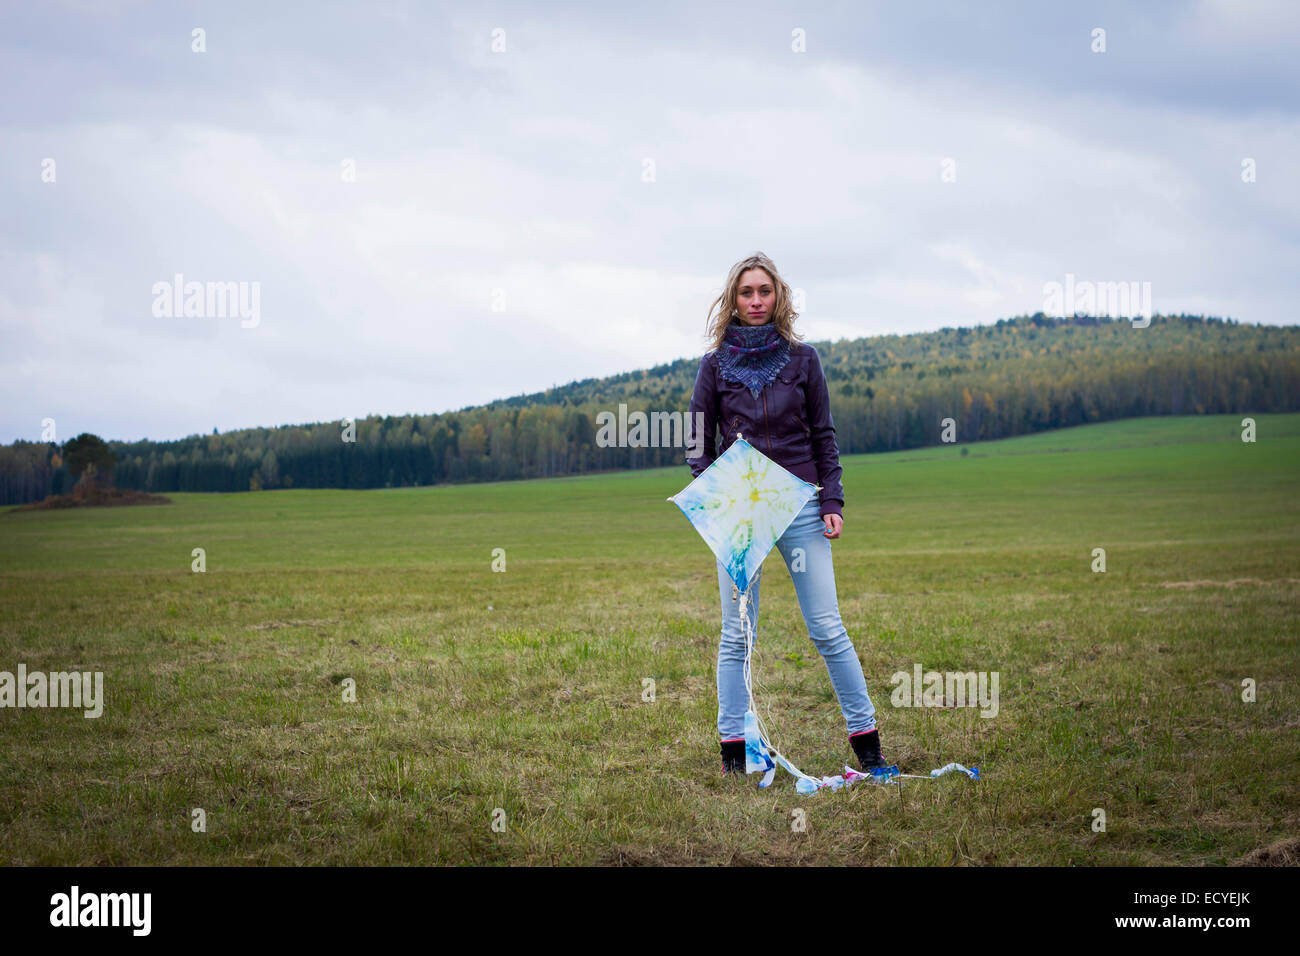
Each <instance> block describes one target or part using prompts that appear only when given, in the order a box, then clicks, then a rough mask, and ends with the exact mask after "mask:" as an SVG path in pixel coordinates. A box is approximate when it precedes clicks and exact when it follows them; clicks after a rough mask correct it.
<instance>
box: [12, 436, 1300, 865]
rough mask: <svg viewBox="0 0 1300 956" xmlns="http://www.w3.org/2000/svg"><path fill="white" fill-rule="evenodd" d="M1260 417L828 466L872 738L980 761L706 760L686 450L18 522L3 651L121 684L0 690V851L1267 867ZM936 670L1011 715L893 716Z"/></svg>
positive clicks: (1266, 631)
mask: <svg viewBox="0 0 1300 956" xmlns="http://www.w3.org/2000/svg"><path fill="white" fill-rule="evenodd" d="M1240 418H1241V417H1240V416H1218V417H1202V418H1167V419H1142V420H1136V421H1128V422H1117V423H1109V424H1103V425H1090V426H1085V427H1081V428H1074V429H1069V430H1065V431H1057V432H1051V433H1047V434H1042V435H1036V436H1030V437H1024V438H1016V439H1010V440H1005V441H1000V442H988V443H982V444H977V445H970V446H967V450H968V455H966V456H962V455H961V449H960V448H958V447H944V448H935V449H923V450H918V451H911V452H901V453H896V454H888V455H875V456H854V457H849V458H845V459H844V461H843V464H844V485H845V490H846V494H847V498H848V501H847V504H846V507H845V527H844V536H843V537H842V538H841V539H839V540H838V541H836V542H834V544H833V549H834V554H835V565H836V579H837V585H838V593H839V602H840V610H841V615H842V617H843V619H844V623H845V625H846V626H847V628H848V631H849V634H850V636H851V637H852V638H853V640H854V643H855V645H856V647H857V651H858V655H859V657H860V659H861V660H862V663H863V667H864V669H865V672H866V676H867V685H868V688H869V690H870V693H871V695H872V700H873V702H874V703H875V704H876V707H877V715H878V720H879V723H880V726H881V729H882V738H883V743H884V745H885V752H886V755H887V756H889V757H890V759H892V760H895V761H896V762H898V763H900V764H901V765H902V767H903V770H904V771H906V772H911V773H927V772H928V771H929V770H930V769H931V768H934V767H938V766H940V765H942V764H944V763H947V762H949V761H953V760H955V761H959V762H961V763H963V764H966V765H967V766H972V765H974V766H978V767H979V768H980V770H981V773H982V774H983V776H984V779H983V780H981V781H979V782H974V781H971V780H968V779H966V778H965V777H964V776H962V775H959V774H950V775H948V776H946V777H943V778H941V779H939V780H934V781H905V782H904V783H903V784H902V785H901V786H896V785H890V786H875V787H872V786H869V785H862V786H858V787H855V788H853V789H851V790H845V791H840V792H827V791H824V792H821V793H818V794H814V795H811V796H801V795H799V794H798V793H796V791H795V787H794V781H793V778H791V777H790V776H788V775H786V774H784V773H780V774H778V776H777V778H776V782H775V783H774V784H773V786H772V787H771V788H770V789H768V790H758V789H757V788H756V787H755V786H754V782H755V781H756V779H757V776H756V775H755V776H751V777H750V778H749V779H748V780H747V781H746V780H725V779H724V778H722V777H721V776H720V770H721V765H720V761H719V758H718V745H717V734H716V729H715V722H716V716H717V698H716V691H715V684H714V665H715V655H716V651H717V640H718V629H719V621H720V615H719V607H718V592H717V582H716V576H715V574H716V572H715V565H714V559H713V557H712V555H711V554H709V552H708V550H707V548H706V546H705V545H704V543H703V542H702V541H701V540H700V538H699V537H698V536H697V535H696V533H695V531H694V530H693V529H692V528H691V527H690V525H689V524H688V523H687V522H686V520H685V519H684V518H683V516H682V514H681V512H680V511H678V509H677V508H676V507H675V506H674V505H673V504H672V503H671V502H668V501H665V499H666V498H667V496H669V495H671V494H673V493H675V492H676V491H678V490H680V489H681V488H682V487H683V486H685V485H686V484H687V482H688V481H689V478H690V472H689V470H688V469H687V468H686V467H685V466H684V465H683V466H681V467H680V468H674V469H660V470H654V471H643V472H635V473H622V474H612V475H598V476H587V477H580V478H566V479H558V480H549V481H533V482H520V483H500V484H488V485H462V486H458V487H439V488H413V489H394V490H382V491H361V492H356V491H316V490H289V491H273V492H261V493H250V494H239V495H203V494H178V495H174V496H172V497H173V498H174V499H175V504H172V505H163V506H148V507H135V508H115V509H101V510H93V509H86V510H69V511H65V512H48V513H41V512H29V513H21V514H0V670H7V671H11V672H12V671H16V670H17V666H18V664H19V663H20V662H21V663H23V664H25V665H26V667H27V669H28V671H29V672H30V671H55V670H92V671H103V672H104V675H105V677H104V686H105V695H106V702H105V707H104V713H103V716H101V717H100V718H98V719H85V718H84V717H83V716H82V714H81V712H80V711H72V710H66V709H52V708H51V709H44V710H40V709H23V710H10V709H4V710H0V861H3V862H4V863H8V864H98V865H103V864H112V865H119V864H147V863H161V864H303V863H306V864H353V863H355V864H375V863H394V864H428V863H436V864H466V863H469V864H560V863H583V864H611V865H619V864H624V865H625V864H638V863H669V864H681V863H714V864H728V863H743V864H769V863H773V864H795V863H814V864H870V863H894V864H938V865H945V864H998V865H1011V864H1015V865H1034V864H1063V865H1069V864H1074V865H1125V864H1169V863H1172V864H1192V865H1196V864H1209V865H1215V864H1227V863H1234V862H1239V861H1251V860H1254V859H1257V858H1258V851H1260V850H1261V849H1262V848H1266V847H1272V850H1271V856H1272V858H1274V859H1276V858H1277V857H1278V854H1279V851H1281V853H1282V854H1283V855H1284V856H1285V853H1287V852H1292V853H1293V852H1294V847H1295V846H1296V845H1297V838H1298V837H1300V794H1298V788H1297V778H1298V777H1300V734H1297V728H1300V693H1298V691H1297V671H1300V628H1298V627H1297V608H1298V607H1300V602H1298V600H1297V598H1298V597H1300V497H1298V496H1297V491H1300V415H1261V416H1257V421H1258V436H1259V437H1258V441H1257V442H1256V443H1254V444H1249V443H1243V442H1242V441H1241V440H1240V437H1239V436H1240V426H1239V423H1240ZM194 548H203V549H205V552H206V565H207V570H206V572H204V573H194V572H193V571H191V562H192V560H193V558H192V557H191V552H192V550H193V549H194ZM498 548H500V549H504V553H505V561H506V570H505V572H504V573H501V572H494V571H493V569H492V562H493V552H494V549H498ZM1094 548H1104V549H1105V551H1106V571H1105V573H1094V572H1093V571H1092V569H1091V565H1092V561H1093V557H1092V552H1093V549H1094ZM765 568H766V572H767V573H766V574H765V576H764V578H765V582H766V583H765V586H764V589H763V604H762V607H763V616H762V618H761V620H760V624H759V645H758V649H757V651H756V655H755V674H756V678H757V681H758V694H759V703H760V706H761V709H762V710H763V711H764V713H765V719H766V721H767V724H768V726H769V728H770V729H771V730H772V732H773V733H774V735H775V737H776V740H777V742H778V744H779V745H781V746H782V748H783V750H784V751H785V752H786V753H787V754H789V755H790V756H791V757H792V759H794V760H795V762H796V763H798V764H799V765H800V766H801V767H802V768H803V769H804V770H806V771H808V772H810V773H816V774H828V773H834V772H837V771H838V770H839V769H840V768H842V766H843V765H844V763H846V762H851V759H852V753H851V751H850V749H849V746H848V742H847V738H846V737H845V728H844V721H843V718H842V717H841V715H840V713H839V708H838V705H837V703H836V701H835V698H834V695H833V692H832V690H831V686H830V681H829V679H828V677H827V674H826V670H825V667H824V666H823V664H822V662H821V661H820V659H819V658H818V656H817V654H816V652H815V650H814V649H813V647H812V644H811V642H810V641H809V639H808V634H807V629H806V627H805V625H804V623H803V620H802V617H801V616H800V613H799V609H798V605H797V603H796V601H795V597H794V589H793V586H792V584H791V582H790V577H789V574H788V573H787V572H786V570H785V566H784V563H783V562H782V560H781V558H780V556H779V555H778V554H776V553H775V552H774V553H773V555H772V556H771V557H770V558H769V559H768V562H767V564H766V565H765ZM918 662H919V663H921V664H922V665H923V666H924V667H925V668H926V669H927V670H929V669H934V670H941V671H947V670H961V671H967V670H977V671H980V670H982V671H997V672H998V673H999V675H1000V711H999V713H998V715H997V716H996V717H995V718H992V719H985V718H982V717H980V715H979V713H978V710H977V709H971V708H961V709H955V708H949V709H940V708H920V709H911V708H895V707H893V706H891V703H890V686H889V677H890V675H891V674H893V673H894V672H895V671H900V670H901V671H907V672H911V670H912V668H913V665H914V664H915V663H918ZM647 677H649V678H653V679H654V681H655V682H656V685H657V689H656V693H655V697H654V700H653V701H647V700H643V699H642V686H643V685H642V679H643V678H647ZM349 678H351V679H352V680H355V687H356V702H355V703H350V702H345V701H344V688H345V686H347V685H346V681H347V679H349ZM1246 678H1250V679H1253V681H1254V682H1255V686H1256V694H1257V699H1256V700H1255V701H1254V702H1253V703H1247V702H1243V700H1242V681H1243V680H1244V679H1246ZM195 808H202V809H203V810H204V811H205V814H206V824H207V828H206V832H194V831H193V829H192V827H191V819H192V811H193V810H194V809H195ZM497 808H500V809H501V810H502V811H504V813H503V814H496V818H497V819H498V820H500V821H502V822H503V823H504V829H503V830H501V831H500V832H498V830H495V829H494V828H493V820H494V811H495V810H496V809H497ZM1095 808H1100V809H1102V810H1104V812H1105V815H1106V828H1105V831H1104V832H1097V831H1095V830H1094V829H1093V821H1094V809H1095ZM795 810H802V811H804V813H805V814H806V817H805V820H806V828H805V829H804V830H802V831H800V830H797V829H794V828H792V821H793V820H794V819H795V814H794V811H795ZM1288 848H1290V850H1288ZM1252 853H1254V854H1255V855H1254V856H1252ZM1293 859H1294V858H1293Z"/></svg>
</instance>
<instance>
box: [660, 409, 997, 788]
mask: <svg viewBox="0 0 1300 956" xmlns="http://www.w3.org/2000/svg"><path fill="white" fill-rule="evenodd" d="M819 490H821V486H820V485H813V484H809V483H808V482H806V481H804V480H803V479H802V478H800V477H798V476H797V475H793V474H791V473H790V472H789V471H787V470H786V469H785V468H782V467H781V466H780V465H779V464H777V463H776V462H774V461H773V460H772V459H770V458H768V457H767V456H766V455H764V454H763V453H762V452H760V451H759V450H758V449H757V448H755V447H754V446H753V445H751V444H750V443H749V442H747V441H745V439H744V436H743V435H739V434H737V436H736V440H735V441H734V442H732V444H731V445H730V446H728V448H727V450H726V451H724V452H723V453H722V454H721V455H720V456H718V458H716V459H714V461H713V462H711V463H710V464H709V466H708V467H707V468H705V469H704V471H702V472H700V474H699V475H698V476H697V477H696V478H695V479H694V480H693V481H692V482H691V483H690V484H689V485H687V486H686V487H685V488H684V489H682V490H681V491H679V492H678V493H677V494H675V495H673V496H672V497H671V498H668V499H667V500H668V501H671V502H673V503H674V504H676V505H677V507H678V508H680V509H681V511H682V514H684V515H685V516H686V520H688V521H689V522H690V523H691V524H692V526H694V528H695V530H696V531H698V532H699V534H700V537H701V538H703V539H704V542H705V543H706V544H707V545H708V546H709V548H710V549H711V550H712V551H713V553H714V555H716V556H717V559H718V562H719V563H720V564H721V565H722V567H723V568H724V569H725V570H726V572H727V574H728V576H730V578H731V580H732V581H733V582H734V584H735V590H736V595H737V597H738V598H739V601H740V605H739V608H738V612H739V614H740V619H741V621H742V622H743V626H744V630H745V669H744V674H745V691H746V693H747V694H748V697H749V708H748V710H746V711H745V773H747V774H748V773H762V774H763V776H762V778H760V780H759V783H758V785H759V787H768V786H770V785H771V783H772V779H773V777H775V775H776V768H777V765H780V766H781V767H783V768H784V769H785V770H787V771H788V772H789V773H790V774H791V775H792V776H793V777H794V778H795V789H796V790H798V791H799V792H800V793H804V794H807V793H816V792H817V791H818V790H821V789H822V788H830V789H831V790H838V789H840V788H841V787H844V786H851V785H853V784H854V783H857V782H859V781H870V782H873V783H875V782H883V783H890V782H893V781H894V780H896V779H897V778H899V777H912V778H913V779H929V778H925V777H919V776H916V775H913V774H900V773H899V772H898V767H897V765H894V766H889V767H879V768H873V769H872V770H871V771H870V772H869V773H862V772H859V771H857V770H854V769H853V768H852V767H849V766H847V765H845V767H844V773H843V774H842V775H840V774H836V775H835V776H833V777H812V776H809V775H808V774H806V773H804V772H803V771H802V770H800V769H799V768H798V767H796V766H795V765H794V764H793V763H791V762H790V761H789V760H787V759H786V758H785V756H784V755H783V754H782V753H781V752H780V751H779V750H777V749H776V747H774V746H773V745H772V738H771V735H770V734H769V733H768V732H767V728H766V727H765V726H764V725H763V721H762V720H761V719H760V718H759V716H758V712H757V709H756V708H755V706H754V684H753V674H752V670H751V662H752V657H753V650H754V633H753V628H752V625H751V623H750V620H749V615H748V614H747V613H746V610H747V608H748V605H749V592H750V588H751V587H752V586H753V584H754V582H756V581H757V580H758V577H759V573H760V572H761V570H762V565H763V561H764V560H765V559H766V558H767V556H768V554H769V553H770V552H771V550H772V548H773V547H774V546H775V545H776V543H777V541H779V540H780V539H781V535H783V534H785V531H786V529H787V528H788V527H790V523H791V522H792V521H794V519H795V517H796V516H797V515H798V514H799V512H800V511H801V510H803V507H804V505H805V504H807V502H808V500H809V499H810V498H812V497H813V496H814V495H815V494H816V493H817V492H818V491H819ZM950 770H960V771H963V772H965V773H966V774H967V775H968V776H970V777H971V779H974V780H978V779H979V770H978V769H976V768H971V769H970V770H967V769H966V768H965V767H963V766H961V764H948V766H946V767H943V768H942V769H940V770H933V771H931V774H930V776H931V777H938V776H941V775H942V774H945V773H947V772H949V771H950Z"/></svg>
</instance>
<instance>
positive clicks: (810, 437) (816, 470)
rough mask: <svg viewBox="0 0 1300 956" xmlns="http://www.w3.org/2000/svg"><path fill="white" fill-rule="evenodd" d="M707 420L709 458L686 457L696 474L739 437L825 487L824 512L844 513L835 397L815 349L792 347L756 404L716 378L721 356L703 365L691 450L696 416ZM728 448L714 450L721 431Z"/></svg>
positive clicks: (691, 421) (711, 355)
mask: <svg viewBox="0 0 1300 956" xmlns="http://www.w3.org/2000/svg"><path fill="white" fill-rule="evenodd" d="M696 412H703V413H704V441H703V443H702V447H703V449H704V453H703V455H701V456H700V457H699V458H687V459H686V463H687V464H688V465H690V466H691V474H692V475H693V476H695V477H699V474H700V472H702V471H704V469H705V468H707V467H709V465H711V464H712V463H713V460H714V459H715V458H717V457H718V456H719V455H721V454H722V453H723V452H724V451H726V450H727V449H728V448H729V447H731V443H732V442H734V441H735V440H736V435H737V433H741V434H743V435H744V436H745V441H747V442H749V443H750V444H751V445H753V446H754V447H755V448H757V449H758V450H759V451H761V452H762V453H763V454H765V455H767V457H768V458H771V459H772V460H773V461H775V462H776V463H777V464H778V465H781V466H782V467H784V468H787V469H789V470H790V471H791V472H793V473H794V474H796V475H798V476H799V477H800V478H802V479H804V481H808V482H811V483H812V484H815V485H821V486H822V490H821V495H820V498H821V513H822V514H823V515H828V514H837V515H842V514H843V513H844V487H843V485H842V484H841V483H840V475H841V472H842V471H843V469H842V468H841V467H840V452H839V448H838V447H837V446H836V444H835V423H834V422H833V421H832V420H831V403H830V396H829V394H828V393H827V390H826V378H825V376H824V375H823V374H822V362H821V358H820V357H819V356H818V355H817V350H816V349H815V348H813V347H812V346H811V345H807V344H805V343H802V342H800V343H797V344H796V343H792V344H791V345H790V359H789V361H788V362H786V364H785V368H783V369H781V371H780V372H779V373H777V377H776V378H775V379H773V381H772V384H771V385H769V386H767V387H766V388H765V389H763V391H761V392H759V394H758V398H754V396H753V395H752V394H750V391H749V389H747V388H746V387H745V386H744V385H741V384H740V383H738V382H729V381H727V380H726V379H724V378H723V377H722V376H721V375H720V374H719V372H718V361H717V354H716V352H706V353H705V355H704V358H702V359H701V360H700V371H699V374H698V375H697V376H696V378H695V393H694V394H693V395H692V396H691V408H690V414H689V415H688V426H687V428H688V435H687V443H688V444H693V443H694V434H693V428H694V425H695V420H696V419H695V413H696ZM719 428H720V429H721V431H722V444H721V445H719V446H717V448H716V450H715V447H714V446H715V434H714V433H715V430H717V429H719Z"/></svg>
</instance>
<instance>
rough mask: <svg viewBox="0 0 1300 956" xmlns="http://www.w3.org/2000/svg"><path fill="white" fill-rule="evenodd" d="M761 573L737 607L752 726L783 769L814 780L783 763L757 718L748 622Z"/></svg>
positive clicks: (750, 630)
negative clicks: (742, 636)
mask: <svg viewBox="0 0 1300 956" xmlns="http://www.w3.org/2000/svg"><path fill="white" fill-rule="evenodd" d="M762 573H763V566H762V565H761V564H760V565H759V568H758V571H757V573H755V575H754V580H753V581H751V582H750V585H749V588H747V589H746V590H745V593H744V594H742V595H741V596H740V604H739V607H738V610H739V612H740V619H741V623H742V626H743V627H744V631H745V668H744V675H745V691H746V693H747V694H748V695H749V710H750V711H751V712H752V713H753V715H754V725H755V727H756V728H757V729H758V733H759V738H760V739H761V740H762V741H763V742H764V743H765V744H766V745H767V747H768V749H770V750H771V751H772V752H773V753H774V754H775V755H777V756H778V757H781V758H782V760H783V761H784V764H783V765H784V766H785V769H786V770H790V771H791V772H793V773H794V774H795V775H796V776H801V777H805V778H807V779H809V780H816V778H814V777H808V775H807V774H806V773H804V772H803V771H802V770H799V769H798V768H796V767H794V765H793V764H791V763H789V762H788V761H785V758H784V757H783V756H782V754H781V750H780V748H779V747H777V746H776V745H775V744H774V743H773V742H772V735H771V734H770V733H769V732H768V729H767V725H766V724H765V723H763V718H762V717H760V716H759V714H758V707H757V705H756V704H755V702H754V677H753V655H754V632H753V626H752V623H751V622H750V620H749V592H750V591H751V590H752V589H753V587H754V584H755V583H757V581H758V579H759V577H760V576H761V575H762Z"/></svg>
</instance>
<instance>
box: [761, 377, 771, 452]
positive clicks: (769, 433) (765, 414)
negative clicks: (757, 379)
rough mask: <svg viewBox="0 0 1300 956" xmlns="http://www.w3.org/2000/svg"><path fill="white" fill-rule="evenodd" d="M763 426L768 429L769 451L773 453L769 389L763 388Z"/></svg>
mask: <svg viewBox="0 0 1300 956" xmlns="http://www.w3.org/2000/svg"><path fill="white" fill-rule="evenodd" d="M763 427H764V428H765V429H767V453H768V455H769V456H770V455H771V454H772V426H771V425H769V424H768V421H767V389H763Z"/></svg>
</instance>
